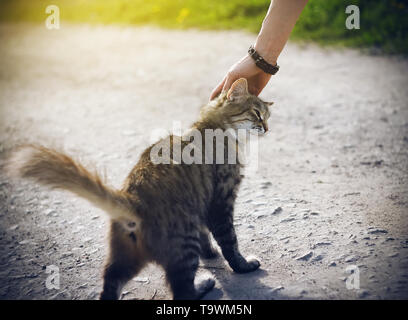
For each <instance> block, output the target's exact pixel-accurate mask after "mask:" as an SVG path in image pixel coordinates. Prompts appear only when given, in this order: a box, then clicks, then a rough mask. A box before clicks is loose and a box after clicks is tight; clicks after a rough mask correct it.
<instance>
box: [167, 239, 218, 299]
mask: <svg viewBox="0 0 408 320" xmlns="http://www.w3.org/2000/svg"><path fill="white" fill-rule="evenodd" d="M186 238H192V237H186ZM199 254H200V245H199V239H198V238H197V239H194V241H193V240H192V239H189V240H186V242H183V243H182V244H181V245H180V246H177V247H176V248H174V249H173V252H169V257H171V258H170V259H169V261H168V263H167V265H166V266H165V270H166V277H167V281H168V283H169V284H170V287H171V290H172V292H173V298H174V299H175V300H195V299H201V298H202V297H203V296H204V295H205V294H206V293H207V292H209V291H210V290H211V289H212V288H213V287H214V285H215V280H214V279H212V278H207V279H204V280H201V281H200V282H198V283H196V284H194V279H195V275H196V272H197V268H198V262H199Z"/></svg>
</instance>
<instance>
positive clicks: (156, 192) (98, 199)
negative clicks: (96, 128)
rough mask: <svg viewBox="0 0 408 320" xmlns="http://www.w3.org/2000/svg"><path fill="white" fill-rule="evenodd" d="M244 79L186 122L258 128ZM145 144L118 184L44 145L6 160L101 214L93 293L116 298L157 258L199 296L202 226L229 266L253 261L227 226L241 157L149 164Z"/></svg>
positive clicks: (259, 115)
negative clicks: (101, 252)
mask: <svg viewBox="0 0 408 320" xmlns="http://www.w3.org/2000/svg"><path fill="white" fill-rule="evenodd" d="M246 86H247V84H246V80H245V79H240V80H237V82H236V83H234V85H233V87H232V88H231V90H230V92H229V93H228V94H222V95H221V96H220V97H219V98H218V99H216V100H215V101H213V102H211V103H210V104H209V105H208V106H206V107H204V108H203V110H202V113H201V117H200V119H199V120H198V121H197V122H196V123H195V124H194V125H193V126H192V128H195V129H197V130H200V131H201V132H204V130H205V129H224V130H225V129H228V128H235V129H236V128H240V127H243V126H244V127H246V126H247V123H248V121H249V123H250V125H249V126H247V128H248V129H253V128H258V129H259V130H266V129H265V124H262V123H263V122H266V120H267V118H268V117H269V114H270V113H269V110H268V104H267V103H265V102H263V101H262V100H260V99H258V98H257V97H254V96H251V95H250V94H248V92H247V87H246ZM235 90H236V91H237V92H235ZM238 93H239V94H238ZM262 128H263V129H262ZM266 128H267V127H266ZM203 136H204V134H203ZM171 141H172V143H173V142H174V141H176V140H174V139H171ZM153 146H154V145H153ZM153 146H151V147H149V148H148V149H146V150H145V151H144V152H143V153H142V155H141V157H140V159H139V161H138V163H137V164H136V166H135V167H134V168H133V169H132V170H131V172H130V173H129V175H128V177H127V179H126V180H125V182H124V185H123V187H122V188H121V189H120V190H115V189H113V188H111V187H109V186H107V185H106V184H105V183H103V182H102V179H101V178H100V177H99V176H98V175H97V174H96V173H93V172H91V171H89V170H87V169H86V168H85V167H84V166H83V165H81V164H80V163H78V162H76V161H74V160H73V159H72V158H71V157H69V156H67V155H65V154H64V153H61V152H58V151H56V150H53V149H50V148H45V147H42V146H35V145H29V146H23V147H21V148H19V149H17V150H15V151H14V152H13V153H12V155H11V157H10V160H9V162H8V169H9V172H10V173H11V174H13V175H14V176H20V177H23V178H30V179H32V180H34V181H36V182H37V183H40V184H43V185H46V186H50V187H53V188H58V189H64V190H68V191H70V192H73V193H74V194H76V195H78V196H80V197H83V198H85V199H87V200H89V201H90V202H91V203H92V204H93V205H95V206H97V207H99V208H101V209H103V210H104V211H105V212H106V213H107V214H108V215H109V217H110V218H111V226H110V243H109V248H110V250H109V256H108V258H107V262H106V265H105V269H104V285H103V291H102V293H101V296H100V298H101V299H118V298H119V297H120V292H121V289H122V287H123V286H124V285H125V284H126V282H127V281H129V280H130V279H131V278H132V277H134V276H135V275H136V274H137V273H138V272H140V270H142V269H143V267H144V266H145V265H146V264H147V263H149V262H155V263H158V264H160V265H161V266H163V268H164V269H165V271H166V278H167V281H168V283H169V285H170V287H171V289H172V292H173V296H174V298H175V299H199V298H201V297H202V296H203V295H205V294H206V293H207V292H208V291H209V290H211V289H212V287H213V286H214V284H215V282H214V280H213V279H205V280H203V281H201V282H200V283H194V282H195V281H194V280H195V274H196V271H197V268H198V263H199V257H200V256H201V257H202V258H214V257H216V256H217V252H216V250H215V249H214V248H213V246H212V244H211V240H210V233H211V234H212V236H213V237H214V239H215V240H216V242H217V243H218V245H219V246H220V247H221V250H222V254H223V256H224V257H225V259H226V260H227V261H228V263H229V265H230V266H231V268H232V269H233V270H234V271H235V272H249V271H252V270H255V269H257V268H258V267H259V262H258V261H257V260H255V259H249V260H248V259H245V258H244V257H243V256H242V255H241V254H240V252H239V249H238V244H237V237H236V234H235V230H234V226H233V211H234V202H235V198H236V194H237V191H238V187H239V184H240V182H241V174H240V169H241V165H240V164H239V163H238V164H211V165H210V164H184V163H181V164H174V163H172V164H153V163H152V161H151V159H150V151H151V149H152V147H153Z"/></svg>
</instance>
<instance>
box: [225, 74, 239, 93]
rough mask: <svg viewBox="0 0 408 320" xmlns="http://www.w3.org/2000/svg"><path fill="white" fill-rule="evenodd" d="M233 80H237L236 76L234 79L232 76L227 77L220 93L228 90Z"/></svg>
mask: <svg viewBox="0 0 408 320" xmlns="http://www.w3.org/2000/svg"><path fill="white" fill-rule="evenodd" d="M235 80H237V77H236V76H235V77H234V76H231V75H228V76H227V79H226V80H225V84H224V87H223V88H222V92H224V91H227V90H229V89H230V88H231V86H232V84H233V83H234V81H235Z"/></svg>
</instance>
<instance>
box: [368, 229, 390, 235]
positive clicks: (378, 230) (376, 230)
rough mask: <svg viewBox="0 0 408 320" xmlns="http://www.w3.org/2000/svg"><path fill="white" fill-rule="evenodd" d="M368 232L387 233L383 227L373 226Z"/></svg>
mask: <svg viewBox="0 0 408 320" xmlns="http://www.w3.org/2000/svg"><path fill="white" fill-rule="evenodd" d="M368 233H370V234H380V233H388V231H387V230H384V229H378V228H375V229H372V230H369V231H368Z"/></svg>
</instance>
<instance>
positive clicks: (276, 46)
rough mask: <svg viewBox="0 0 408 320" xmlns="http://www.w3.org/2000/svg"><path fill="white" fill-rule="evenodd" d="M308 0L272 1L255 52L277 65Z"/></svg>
mask: <svg viewBox="0 0 408 320" xmlns="http://www.w3.org/2000/svg"><path fill="white" fill-rule="evenodd" d="M307 1H308V0H272V1H271V5H270V6H269V9H268V13H267V15H266V17H265V19H264V21H263V23H262V28H261V31H260V32H259V35H258V37H257V39H256V42H255V50H256V51H258V53H259V54H260V55H261V56H262V57H263V58H264V59H265V60H266V61H267V62H269V63H271V64H273V65H275V64H276V62H277V59H278V57H279V54H280V53H281V51H282V50H283V47H284V46H285V44H286V42H287V41H288V38H289V35H290V33H291V31H292V29H293V27H294V26H295V23H296V21H297V19H298V18H299V16H300V13H301V12H302V9H303V8H304V6H305V5H306V3H307Z"/></svg>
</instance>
